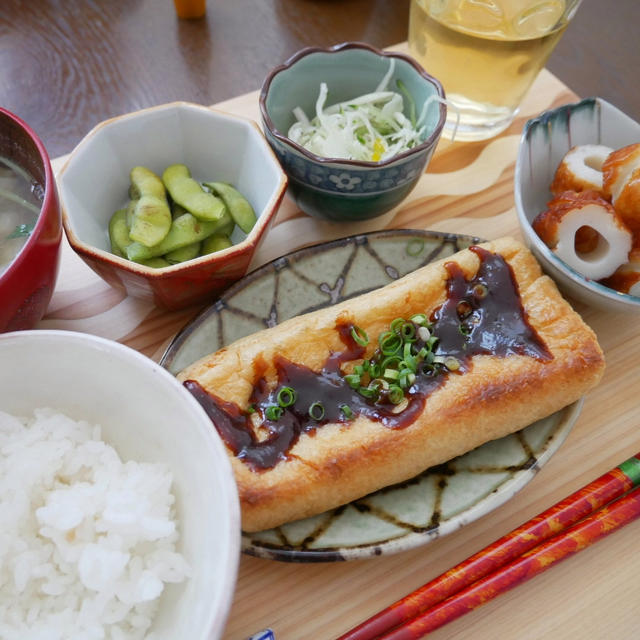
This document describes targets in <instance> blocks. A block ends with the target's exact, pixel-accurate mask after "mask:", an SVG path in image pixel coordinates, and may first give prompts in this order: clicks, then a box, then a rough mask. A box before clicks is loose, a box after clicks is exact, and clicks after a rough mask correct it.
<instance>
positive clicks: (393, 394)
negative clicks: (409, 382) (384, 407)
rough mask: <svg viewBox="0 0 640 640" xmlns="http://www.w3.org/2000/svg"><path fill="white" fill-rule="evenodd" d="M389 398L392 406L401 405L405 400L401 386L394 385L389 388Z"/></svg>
mask: <svg viewBox="0 0 640 640" xmlns="http://www.w3.org/2000/svg"><path fill="white" fill-rule="evenodd" d="M387 397H388V398H389V402H391V403H392V404H399V403H400V402H402V400H403V399H404V391H403V390H402V389H401V388H400V387H399V386H397V385H392V386H391V387H389V391H388V392H387Z"/></svg>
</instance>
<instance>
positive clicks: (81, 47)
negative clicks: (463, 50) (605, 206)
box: [0, 0, 640, 157]
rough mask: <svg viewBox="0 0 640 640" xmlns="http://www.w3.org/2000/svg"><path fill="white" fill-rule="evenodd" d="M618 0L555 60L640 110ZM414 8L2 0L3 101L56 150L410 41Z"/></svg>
mask: <svg viewBox="0 0 640 640" xmlns="http://www.w3.org/2000/svg"><path fill="white" fill-rule="evenodd" d="M611 4H612V3H607V2H597V1H596V0H585V1H584V2H583V3H582V6H581V7H580V9H579V10H578V13H577V15H576V17H575V19H574V21H573V22H572V24H571V25H570V27H569V29H568V30H567V32H566V33H565V35H564V36H563V38H562V40H561V41H560V43H559V45H558V46H557V48H556V50H555V51H554V53H553V54H552V56H551V58H550V59H549V61H548V68H549V69H550V70H551V71H552V72H553V73H554V75H556V76H557V77H559V78H560V79H562V80H563V82H564V83H565V84H566V85H568V86H570V87H572V89H574V90H575V91H576V92H577V93H578V94H579V95H581V96H583V97H587V96H590V95H599V96H601V97H603V98H604V99H605V100H607V101H609V102H611V103H612V104H615V105H617V106H618V107H620V108H621V109H622V110H623V111H626V112H627V113H630V114H631V115H635V117H638V116H640V99H639V98H640V89H639V88H638V83H637V82H634V78H635V76H634V71H633V70H634V69H638V68H639V67H640V47H638V46H637V35H636V30H637V24H638V17H639V10H638V4H637V0H616V1H615V3H614V4H615V8H613V9H612V8H611V6H610V5H611ZM408 15H409V0H392V1H389V0H233V2H230V1H225V0H208V4H207V13H206V16H205V18H203V19H201V20H179V19H177V17H176V13H175V10H174V7H173V2H172V1H171V0H136V1H135V2H131V1H130V0H109V1H108V2H100V0H32V1H30V2H24V1H23V0H3V1H2V9H1V10H0V104H2V106H3V107H6V108H8V109H9V110H11V111H13V112H15V113H17V114H18V115H19V116H20V117H22V118H23V119H24V120H26V121H27V122H28V123H29V124H30V125H31V126H32V127H33V128H34V129H35V131H36V132H37V133H38V134H39V135H40V136H41V137H42V139H43V141H44V143H45V146H46V147H47V149H48V150H49V153H50V155H51V156H52V157H55V156H58V155H61V154H63V153H67V152H68V151H70V150H71V149H72V148H73V147H74V146H75V145H76V144H77V143H78V142H79V141H80V139H81V138H82V137H83V136H84V135H85V134H86V133H87V132H88V131H89V130H90V129H91V128H92V127H93V126H94V125H96V124H97V123H98V122H100V121H102V120H105V119H106V118H109V117H112V116H115V115H120V114H123V113H129V112H131V111H135V110H137V109H141V108H143V107H149V106H153V105H157V104H163V103H166V102H173V101H174V100H187V101H190V102H196V103H200V104H212V103H217V102H220V101H222V100H227V99H229V98H232V97H234V96H237V95H241V94H244V93H246V92H248V91H253V90H254V89H257V88H258V87H259V86H260V85H261V84H262V81H263V79H264V77H265V75H266V74H267V72H268V71H269V70H270V69H271V68H272V67H274V66H275V65H277V64H280V63H281V62H282V61H284V60H285V59H286V58H287V57H289V56H290V55H292V54H293V53H295V52H296V51H297V50H298V49H301V48H302V47H304V46H308V45H322V46H328V45H333V44H336V43H338V42H343V41H346V40H363V41H366V42H369V43H370V44H372V45H374V46H379V47H386V46H390V45H392V44H394V43H396V42H402V41H403V40H405V39H406V38H407V23H408Z"/></svg>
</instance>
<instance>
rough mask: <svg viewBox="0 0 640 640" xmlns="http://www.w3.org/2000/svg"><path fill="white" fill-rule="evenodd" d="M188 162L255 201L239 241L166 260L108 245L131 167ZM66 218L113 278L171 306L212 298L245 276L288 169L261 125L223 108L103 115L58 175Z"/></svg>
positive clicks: (81, 246)
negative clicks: (159, 262) (132, 255)
mask: <svg viewBox="0 0 640 640" xmlns="http://www.w3.org/2000/svg"><path fill="white" fill-rule="evenodd" d="M174 163H182V164H185V165H187V167H189V169H190V170H191V173H192V175H193V177H194V178H195V179H196V180H199V181H210V180H213V181H222V182H229V183H231V184H233V185H234V186H235V187H236V188H237V189H238V190H240V191H241V192H242V193H243V194H244V196H245V197H246V198H247V199H248V200H249V202H250V203H251V204H252V205H253V208H254V210H255V212H256V215H257V222H256V224H255V226H254V227H253V229H252V230H251V231H250V232H249V234H244V233H243V232H241V231H240V229H239V228H236V230H235V231H234V233H233V235H232V237H231V239H232V241H233V242H234V244H233V246H231V247H228V248H227V249H224V250H222V251H217V252H216V253H211V254H209V255H205V256H201V257H198V258H195V259H193V260H189V261H187V262H181V263H178V264H174V265H171V266H169V267H162V268H153V267H149V266H145V265H142V264H138V263H136V262H132V261H130V260H127V259H126V258H121V257H119V256H117V255H115V254H113V253H111V250H110V242H109V233H108V226H109V220H110V218H111V216H112V214H113V213H114V212H115V211H116V210H117V209H120V208H121V207H123V206H126V202H127V200H128V189H129V172H130V170H131V168H132V167H135V166H138V165H142V166H145V167H147V168H149V169H150V170H151V171H154V172H155V173H156V174H162V172H163V171H164V169H165V168H166V167H167V166H169V165H171V164H174ZM59 184H60V197H61V201H62V222H63V225H64V230H65V233H66V235H67V239H68V240H69V244H70V245H71V247H72V248H73V249H74V250H75V251H76V252H77V253H78V255H79V256H80V257H81V258H82V259H83V260H84V261H85V262H86V263H87V264H88V265H89V266H90V267H91V268H92V269H93V270H94V271H95V272H96V273H97V274H98V275H100V276H101V277H102V278H103V279H104V280H105V281H106V282H108V283H109V284H110V285H112V286H113V287H116V288H118V289H120V290H123V291H125V292H126V293H127V294H129V295H132V296H135V297H137V298H142V299H145V300H148V301H150V302H152V303H154V304H155V305H157V306H159V307H162V308H165V309H181V308H184V307H187V306H189V305H192V304H196V303H200V302H204V301H207V300H211V299H212V297H213V296H214V295H215V294H217V293H220V292H221V291H222V290H224V289H226V288H227V287H228V286H230V285H231V284H233V283H234V282H235V281H236V280H238V279H240V278H241V277H242V276H243V275H244V274H245V272H246V271H247V268H248V266H249V263H250V261H251V258H252V256H253V253H254V251H255V249H256V248H257V246H258V245H259V244H260V242H262V240H263V239H264V236H265V234H266V233H267V230H268V229H269V227H270V225H271V223H272V222H273V219H274V217H275V215H276V213H277V211H278V208H279V206H280V202H281V201H282V198H283V196H284V193H285V190H286V185H287V178H286V176H285V174H284V172H283V171H282V168H281V167H280V164H279V163H278V160H277V159H276V157H275V155H274V154H273V152H272V151H271V148H270V147H269V145H268V144H267V143H266V141H265V139H264V137H263V135H262V133H261V132H260V129H259V127H258V125H257V124H256V123H255V122H253V121H251V120H248V119H246V118H241V117H238V116H234V115H231V114H228V113H223V112H221V111H216V110H214V109H210V108H207V107H203V106H200V105H196V104H190V103H186V102H175V103H171V104H166V105H162V106H158V107H152V108H149V109H144V110H142V111H137V112H134V113H130V114H127V115H123V116H120V117H117V118H113V119H112V120H107V121H106V122H103V123H101V124H98V125H97V126H96V127H95V128H94V129H93V130H92V131H90V132H89V133H88V134H87V135H86V136H85V137H84V139H83V140H82V141H81V142H80V143H79V144H78V146H77V147H76V148H75V149H74V151H73V152H72V154H71V156H70V157H69V160H68V161H67V163H66V165H65V166H64V167H63V168H62V170H61V172H60V176H59Z"/></svg>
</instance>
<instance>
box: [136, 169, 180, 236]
mask: <svg viewBox="0 0 640 640" xmlns="http://www.w3.org/2000/svg"><path fill="white" fill-rule="evenodd" d="M129 175H130V180H131V187H130V188H129V194H130V195H131V198H132V200H136V203H135V205H134V206H133V211H132V213H131V215H130V218H131V220H130V223H131V226H130V229H129V236H130V238H131V240H133V241H135V242H140V243H141V244H143V245H145V246H147V247H152V246H154V245H156V244H158V243H159V242H160V241H161V240H162V239H163V238H164V237H165V236H166V235H167V233H169V228H170V226H171V211H170V209H169V203H168V202H167V197H166V193H165V190H164V185H163V184H162V180H160V178H158V176H156V175H155V173H153V172H152V171H150V170H149V169H147V168H146V167H134V168H133V169H132V170H131V173H130V174H129Z"/></svg>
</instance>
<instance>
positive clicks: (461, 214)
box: [41, 71, 640, 640]
mask: <svg viewBox="0 0 640 640" xmlns="http://www.w3.org/2000/svg"><path fill="white" fill-rule="evenodd" d="M575 99H576V96H575V94H574V93H573V92H572V91H570V90H569V89H568V88H567V87H566V86H565V85H564V84H563V83H561V82H560V81H559V80H558V79H556V78H555V77H554V76H553V75H552V74H550V73H549V72H547V71H544V72H543V73H542V74H541V75H540V76H539V78H538V80H537V81H536V84H535V85H534V87H533V89H532V91H531V92H530V93H529V95H528V96H527V98H526V99H525V103H524V104H523V109H522V114H521V116H520V118H519V120H518V121H517V122H515V123H514V124H513V126H512V127H511V128H510V129H509V130H508V131H506V132H505V133H504V134H503V135H501V136H500V137H499V138H496V139H495V140H492V141H489V142H488V143H477V144H451V143H448V142H446V141H442V142H441V143H440V145H439V147H438V150H437V152H436V155H435V157H434V159H433V162H432V164H431V166H430V168H429V172H428V173H427V174H425V175H424V176H423V177H422V178H421V181H420V183H419V184H418V186H417V187H416V189H415V190H414V191H413V192H412V194H411V195H410V196H409V198H408V199H407V200H406V201H405V202H404V203H403V204H402V205H401V206H400V207H399V208H398V209H397V210H395V211H392V212H390V213H389V214H387V215H385V216H382V217H381V218H378V219H376V220H373V221H370V222H368V223H366V224H359V225H354V226H349V225H346V226H345V225H335V224H332V223H325V222H320V221H317V220H314V219H312V218H309V217H307V216H304V215H303V214H301V213H300V212H299V211H297V209H296V207H295V205H294V204H293V203H292V202H291V201H290V200H288V199H286V198H285V201H284V203H283V206H282V208H281V210H280V212H279V214H278V217H277V220H276V224H275V225H274V227H273V228H272V230H271V231H270V233H269V239H268V241H267V242H265V243H264V244H263V245H262V247H261V248H260V250H259V251H258V252H257V254H256V256H255V259H254V262H253V266H258V265H260V264H262V263H264V262H266V261H268V260H270V259H272V258H275V257H277V256H279V255H281V254H283V253H285V252H287V251H289V250H291V249H292V248H293V247H297V246H302V245H304V244H305V243H309V242H318V241H320V240H322V239H325V240H328V239H331V238H335V237H341V236H345V235H349V234H350V233H353V232H361V231H365V230H374V229H382V228H400V227H417V228H428V229H434V230H442V231H451V232H459V233H466V234H470V235H479V236H483V237H487V238H493V237H497V236H499V235H503V234H512V235H515V236H519V231H518V225H517V221H516V217H515V212H514V208H513V207H514V202H513V182H512V181H513V164H514V161H515V153H516V148H517V142H518V138H519V133H520V130H521V128H522V125H523V122H524V120H525V119H526V118H528V117H530V116H532V115H534V114H537V113H539V112H540V111H542V110H543V109H546V108H549V107H552V106H556V105H559V104H563V103H566V102H568V101H572V100H575ZM217 107H218V108H221V109H224V110H227V111H233V112H236V113H239V114H242V115H246V116H249V117H253V118H257V115H258V106H257V94H256V92H253V93H250V94H247V95H243V96H240V97H238V98H235V99H232V100H228V101H226V102H223V103H220V104H218V105H217ZM61 162H62V159H58V160H56V161H55V165H56V166H57V167H59V166H60V164H61ZM461 177H462V178H464V179H463V180H461ZM576 308H577V309H578V311H580V312H581V313H582V314H583V317H584V318H585V320H586V321H587V322H588V323H589V324H590V325H591V326H592V327H593V328H594V330H595V331H596V333H597V335H598V338H599V340H600V343H601V345H602V347H603V350H604V352H605V355H606V357H607V362H608V368H607V370H606V372H605V376H604V379H603V381H602V383H601V384H600V386H599V387H598V388H597V389H595V390H594V391H593V392H592V393H591V394H590V395H589V396H588V398H587V399H586V402H585V405H584V409H583V412H582V415H581V416H580V418H579V420H578V423H577V424H576V427H575V428H574V430H573V432H572V433H571V434H570V436H569V438H568V440H567V442H566V443H565V444H564V445H563V447H562V448H561V449H560V451H559V452H558V453H557V454H556V455H555V456H554V457H553V458H552V459H551V461H550V462H549V463H547V465H545V467H544V468H543V469H542V471H541V472H540V473H539V474H538V476H537V477H536V478H535V479H534V480H533V481H532V482H531V483H529V485H527V487H526V488H525V489H524V490H522V491H521V492H520V493H519V494H518V495H517V496H516V497H515V498H514V499H512V500H511V501H509V502H508V503H507V504H505V505H504V506H502V507H501V508H500V509H498V510H496V511H494V512H493V513H491V514H490V515H488V516H486V517H484V518H482V519H480V520H478V521H476V522H474V523H473V524H471V525H469V526H467V527H464V528H462V529H461V530H459V531H458V532H456V533H454V534H451V535H449V536H446V537H444V538H442V539H440V540H437V541H435V542H433V543H431V544H430V545H428V546H426V547H423V548H418V549H414V550H411V551H407V552H404V553H401V554H397V555H393V556H387V557H380V558H375V559H370V560H362V561H353V562H348V563H339V564H326V565H323V564H308V565H299V564H296V565H292V564H284V563H277V562H273V561H269V560H262V559H258V558H253V557H249V556H243V557H242V558H241V562H240V569H239V577H238V582H237V586H236V590H235V594H234V602H233V607H232V610H231V612H230V616H229V620H228V624H227V628H226V633H225V635H224V638H225V640H243V639H244V638H246V637H248V636H249V635H251V634H252V633H254V632H256V631H258V630H259V629H262V628H265V627H271V628H273V629H274V630H275V632H276V635H277V638H278V640H301V639H307V638H309V639H314V640H315V639H318V640H325V639H327V640H328V639H330V638H335V637H337V636H338V635H340V634H341V633H342V632H344V631H346V630H347V629H349V628H351V627H353V626H354V625H355V624H357V623H358V622H360V621H361V620H363V619H365V618H367V617H369V616H371V615H373V614H374V613H375V612H377V611H379V610H380V609H382V608H384V607H385V606H387V605H389V604H390V603H392V602H394V601H395V600H397V599H399V598H400V597H402V596H404V595H405V594H406V593H408V592H410V591H412V590H414V589H416V588H417V587H419V586H420V585H422V584H423V583H424V582H426V581H427V580H429V579H431V578H433V577H435V576H436V575H438V574H440V573H442V572H443V571H445V570H446V569H447V568H449V567H451V566H453V565H454V564H456V563H458V562H460V561H462V560H463V559H465V558H466V557H468V556H470V555H471V554H473V553H474V552H476V551H478V550H479V549H481V548H482V547H484V546H486V545H488V544H489V543H491V542H492V541H494V540H496V539H497V538H499V537H500V536H502V535H504V534H505V533H507V532H508V531H510V530H511V529H513V528H515V527H516V526H518V525H519V524H521V523H522V522H524V521H526V520H528V519H529V518H531V517H532V516H534V515H535V514H536V513H539V512H541V511H543V510H544V509H545V508H547V507H549V506H550V505H551V504H553V503H554V502H557V501H558V500H560V499H561V498H563V497H565V496H566V495H568V494H569V493H571V492H573V491H575V490H576V489H578V488H579V487H580V486H582V485H584V484H586V483H587V482H589V481H590V480H592V479H594V478H596V477H597V476H599V475H601V474H602V473H604V472H605V471H607V470H608V469H610V468H611V467H613V466H615V465H616V464H618V463H619V462H621V461H622V460H624V459H626V458H628V457H629V456H631V455H632V454H633V453H634V452H635V451H637V450H638V448H640V447H639V445H640V436H639V435H638V423H637V417H636V415H637V412H638V408H639V404H638V382H637V380H638V375H639V374H640V365H639V364H638V362H639V361H640V341H639V340H638V335H637V333H638V332H637V317H636V318H633V317H625V316H622V315H610V314H605V313H601V312H596V311H593V310H591V309H589V308H587V307H585V306H581V305H576ZM197 311H198V309H189V310H185V311H182V312H175V313H166V312H161V311H158V310H157V309H154V308H152V307H150V306H149V305H147V304H146V303H141V302H139V301H136V300H134V299H131V298H124V297H123V296H122V295H121V294H119V293H117V292H114V291H113V290H112V289H110V288H109V287H108V286H107V285H106V284H105V283H103V282H102V281H101V280H100V279H99V278H98V277H97V276H96V275H94V274H93V272H91V271H90V270H89V269H88V268H87V267H86V266H85V265H84V263H83V262H82V261H81V260H80V259H79V258H78V257H77V256H76V255H75V254H74V253H73V252H72V251H71V250H70V248H69V247H68V245H65V248H64V253H63V261H62V270H61V274H60V279H59V282H58V287H57V290H56V294H55V295H54V298H53V301H52V304H51V307H50V309H49V312H48V314H47V317H46V318H45V320H44V321H43V322H42V323H41V326H42V327H56V328H68V329H76V330H83V331H88V332H91V333H97V334H99V335H106V336H107V337H110V338H113V339H116V340H119V341H121V342H124V343H126V344H128V345H130V346H132V347H134V348H136V349H138V350H140V351H142V352H143V353H145V354H147V355H149V356H151V357H153V358H156V359H158V358H159V357H160V356H161V354H162V353H163V351H164V348H165V346H166V344H167V343H168V341H169V340H170V339H171V337H172V336H173V335H174V334H175V332H176V331H178V330H179V328H180V327H181V326H182V325H183V324H184V323H185V322H187V320H188V319H189V318H190V317H191V316H192V315H195V313H197ZM637 535H638V526H637V523H636V524H632V525H629V526H628V527H626V528H625V529H623V530H622V531H619V532H617V533H616V534H615V535H613V536H611V537H610V538H608V539H606V540H604V541H602V542H599V543H598V545H596V546H595V547H594V548H592V549H588V550H586V551H583V552H582V553H581V554H579V556H576V557H574V558H571V559H569V560H567V561H566V562H565V563H563V564H562V565H560V566H558V567H554V569H553V570H552V571H549V572H547V573H545V574H544V575H541V576H538V577H537V578H536V579H535V580H532V581H531V582H528V583H527V584H524V585H522V586H520V587H518V588H517V589H515V590H513V591H511V592H509V593H507V594H505V595H503V596H501V597H500V598H498V599H496V600H495V601H493V602H491V603H489V604H487V605H486V606H484V607H481V608H480V609H478V610H476V611H474V612H472V613H470V614H469V615H467V616H465V617H464V618H462V619H459V620H457V621H455V622H453V623H451V624H450V625H447V626H446V627H444V628H442V629H440V630H438V631H436V632H434V633H433V635H431V636H430V637H433V638H434V640H445V639H446V640H495V638H500V639H501V640H539V639H541V638H550V637H553V638H554V640H570V639H571V640H573V638H575V637H576V634H578V635H580V634H581V635H582V636H583V637H585V638H589V640H609V639H610V638H618V637H624V636H626V635H628V634H632V633H633V632H635V629H636V628H637V625H638V623H639V622H640V613H638V608H637V589H636V586H637V574H638V571H640V557H639V556H638V554H637V553H636V550H637Z"/></svg>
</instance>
